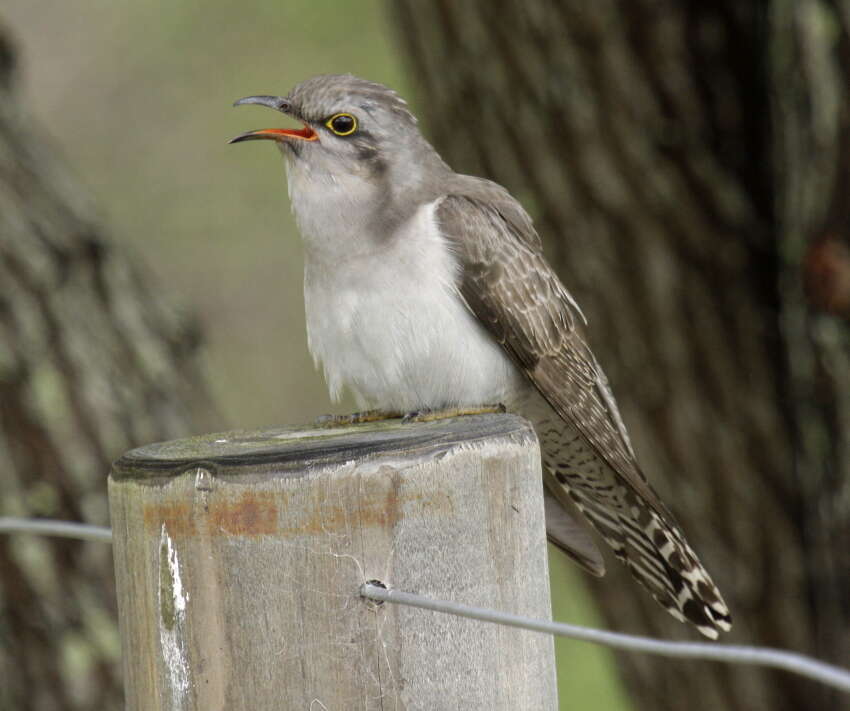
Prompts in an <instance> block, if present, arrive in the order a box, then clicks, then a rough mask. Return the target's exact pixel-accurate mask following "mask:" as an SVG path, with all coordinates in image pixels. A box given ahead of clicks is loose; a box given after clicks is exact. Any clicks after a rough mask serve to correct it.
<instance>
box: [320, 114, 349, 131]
mask: <svg viewBox="0 0 850 711" xmlns="http://www.w3.org/2000/svg"><path fill="white" fill-rule="evenodd" d="M325 126H327V127H328V128H329V129H330V130H331V131H333V132H334V133H335V134H336V135H337V136H350V135H351V134H352V133H354V132H355V131H356V130H357V119H356V118H354V116H352V115H351V114H334V115H333V116H331V117H330V118H329V119H328V120H327V121H325Z"/></svg>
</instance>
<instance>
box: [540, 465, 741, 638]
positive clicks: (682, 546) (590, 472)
mask: <svg viewBox="0 0 850 711" xmlns="http://www.w3.org/2000/svg"><path fill="white" fill-rule="evenodd" d="M553 464H554V466H553ZM570 464H571V466H570V467H569V468H565V467H559V466H558V465H557V463H556V462H548V463H547V466H549V469H550V470H551V471H552V473H553V474H554V476H555V478H556V479H557V481H558V482H559V483H560V484H561V485H562V486H563V487H564V489H565V490H566V491H567V493H568V494H569V496H570V498H571V499H572V500H573V501H574V502H575V504H576V505H577V506H578V508H579V510H580V511H581V512H582V513H583V514H584V515H585V516H586V517H587V519H588V521H590V523H591V524H592V525H593V527H594V528H595V529H596V530H597V531H598V532H599V533H600V535H601V536H602V537H603V538H604V539H605V541H606V542H607V543H608V545H609V546H611V548H612V550H613V551H614V554H615V555H616V556H617V558H618V559H619V560H620V561H622V562H623V563H624V564H625V565H627V566H628V568H629V570H630V571H631V573H632V576H633V577H634V578H635V579H636V580H637V581H638V582H639V583H640V584H641V585H643V586H644V587H645V588H646V589H647V590H648V591H649V592H650V593H651V594H652V596H653V597H654V598H655V599H656V600H657V601H658V602H659V603H660V604H661V605H662V607H664V608H665V609H666V610H667V611H668V612H669V613H670V614H671V615H673V617H675V618H676V619H677V620H679V621H681V622H689V623H691V624H692V625H694V626H695V627H696V628H697V629H698V630H699V631H700V632H701V633H702V634H704V635H705V636H706V637H709V638H711V639H717V637H718V634H719V632H728V631H729V630H730V629H731V627H732V620H731V617H730V615H729V609H728V608H727V607H726V603H725V602H724V601H723V597H722V596H721V594H720V591H719V590H718V589H717V586H716V585H715V584H714V582H713V581H712V580H711V576H709V574H708V572H706V570H705V568H703V566H702V564H701V563H700V562H699V559H698V558H697V556H696V553H694V551H693V550H692V549H691V547H690V546H689V545H688V543H687V542H686V541H685V538H684V536H683V535H682V533H681V531H680V530H679V529H678V528H677V527H676V525H675V524H673V523H671V522H668V521H666V520H664V519H663V518H662V517H661V516H660V515H659V514H658V513H657V512H656V511H654V510H653V509H652V508H651V507H650V506H649V505H648V504H647V503H646V502H645V501H643V500H642V499H641V498H640V497H639V496H638V495H637V494H635V493H634V492H633V491H631V490H630V489H628V488H627V487H625V486H624V485H623V484H622V483H621V481H620V480H619V477H617V475H616V474H615V473H614V472H613V471H612V470H611V469H610V468H609V467H608V466H607V465H606V464H604V463H603V462H600V461H599V460H598V459H596V457H593V458H592V459H591V460H586V461H585V462H583V465H584V466H581V467H576V466H575V465H576V462H575V461H573V462H571V463H570Z"/></svg>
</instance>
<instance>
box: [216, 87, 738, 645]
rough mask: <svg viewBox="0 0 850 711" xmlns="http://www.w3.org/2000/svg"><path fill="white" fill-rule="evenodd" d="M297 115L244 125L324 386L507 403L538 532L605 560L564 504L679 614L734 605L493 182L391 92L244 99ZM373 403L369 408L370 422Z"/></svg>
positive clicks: (721, 612)
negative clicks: (285, 232)
mask: <svg viewBox="0 0 850 711" xmlns="http://www.w3.org/2000/svg"><path fill="white" fill-rule="evenodd" d="M242 104H259V105H261V106H267V107H269V108H272V109H276V110H277V111H280V112H282V113H284V114H286V115H288V116H291V117H293V118H295V119H297V120H298V121H300V122H301V123H302V124H303V127H302V128H297V129H293V128H268V129H261V130H257V131H249V132H247V133H243V134H242V135H240V136H237V137H236V138H234V139H233V141H232V142H234V143H235V142H240V141H247V140H254V139H270V140H273V141H275V142H276V143H277V145H278V147H279V148H280V150H281V152H282V153H283V156H284V159H285V162H286V167H287V174H288V184H289V198H290V201H291V203H292V210H293V213H294V214H295V219H296V221H297V223H298V227H299V230H300V232H301V234H302V237H303V242H304V257H305V265H304V297H305V305H306V312H307V332H308V342H309V347H310V352H311V353H312V355H313V357H314V359H315V360H316V362H317V363H318V364H321V366H322V368H323V370H324V373H325V377H326V380H327V383H328V388H329V390H330V393H331V396H332V397H334V398H337V397H338V396H339V395H340V393H341V391H342V390H343V389H344V388H348V389H349V390H350V391H351V393H352V394H353V395H354V397H355V398H356V401H357V403H358V406H359V407H362V408H364V409H365V408H371V409H372V410H371V411H372V412H378V413H386V414H390V413H420V415H421V414H422V413H444V412H453V413H463V412H469V411H478V410H481V409H486V406H490V405H494V404H501V405H503V406H504V407H505V408H506V409H507V410H508V411H510V412H516V413H519V414H521V415H523V416H524V417H526V418H528V419H529V420H530V421H531V422H532V423H533V425H534V427H535V430H536V431H537V434H538V437H539V439H540V444H541V450H542V452H543V469H544V480H545V489H546V492H547V496H546V523H547V533H548V536H549V539H550V540H551V541H552V542H553V543H555V544H556V545H557V546H559V547H560V548H561V549H562V550H564V551H565V552H566V553H567V554H568V555H570V556H571V557H572V558H573V559H574V560H576V561H577V562H578V563H579V564H581V565H582V566H583V567H584V568H586V569H587V570H589V571H590V572H591V573H594V574H596V575H602V574H603V573H604V571H605V568H604V564H603V562H602V557H601V555H600V554H599V551H598V550H597V549H596V547H595V545H594V544H593V542H592V540H591V539H590V537H589V535H588V534H587V532H586V531H585V530H584V529H583V527H581V526H580V525H579V524H578V523H577V522H576V521H575V520H574V519H573V518H572V517H571V515H570V513H568V511H570V510H572V509H571V505H572V504H575V505H576V506H577V507H578V509H579V510H580V511H581V513H583V514H584V516H585V517H586V518H587V520H588V521H589V522H590V523H591V524H592V525H593V527H594V528H595V529H596V530H597V531H598V532H599V533H600V534H601V536H602V537H603V538H604V539H605V541H606V542H607V543H608V545H609V546H611V548H612V550H613V551H614V554H615V556H616V557H617V558H619V559H620V560H621V561H622V562H623V563H624V564H625V565H627V566H628V568H629V570H630V571H631V573H632V575H633V576H634V577H635V578H636V579H637V580H638V582H640V583H641V584H642V585H643V586H644V587H646V588H647V590H649V592H650V593H651V594H652V595H653V597H655V599H656V600H657V601H658V602H659V603H661V605H663V606H664V607H665V608H666V609H667V610H668V611H669V612H670V613H671V614H672V615H673V616H674V617H676V618H677V619H679V620H682V621H688V622H690V623H692V624H693V625H695V626H696V627H697V628H698V629H699V630H700V632H702V633H703V634H705V635H707V636H709V637H712V638H715V637H717V634H718V631H720V630H724V631H725V630H728V629H729V628H730V617H729V611H728V609H727V607H726V605H725V603H724V602H723V598H722V597H721V595H720V592H719V591H718V590H717V588H716V587H715V585H714V583H713V582H712V580H711V578H710V577H709V574H708V573H707V572H706V570H705V569H704V568H703V566H702V564H701V563H700V561H699V559H698V558H697V556H696V554H695V553H694V551H693V550H692V549H691V547H690V546H689V545H688V543H687V541H686V540H685V538H684V535H683V534H682V531H681V530H680V529H679V527H678V525H677V524H676V521H675V519H674V518H673V516H672V514H671V513H670V511H669V510H668V508H667V507H666V506H665V505H664V503H663V502H662V501H661V499H660V498H659V497H658V495H657V494H656V493H655V490H654V489H653V488H652V486H651V485H650V484H649V482H648V481H647V479H646V477H645V476H644V474H643V472H642V471H641V469H640V466H639V465H638V463H637V461H636V459H635V454H634V451H633V449H632V446H631V443H630V442H629V436H628V434H627V433H626V428H625V426H624V424H623V420H622V418H621V417H620V413H619V411H618V409H617V405H616V403H615V402H614V396H613V395H612V393H611V389H610V387H609V386H608V382H607V380H606V377H605V374H604V373H603V372H602V369H601V367H600V366H599V363H598V362H597V361H596V358H595V357H594V355H593V353H592V351H591V350H590V347H589V345H588V342H587V337H586V335H585V321H584V317H583V315H582V313H581V311H580V310H579V307H578V305H577V304H576V302H575V301H574V299H573V298H572V296H570V294H569V292H568V291H567V290H566V288H565V287H564V285H563V284H561V282H560V280H559V279H558V277H557V276H556V275H555V272H554V271H553V270H552V268H551V267H550V266H549V264H548V263H547V262H546V260H545V258H544V257H543V253H542V249H541V243H540V237H539V236H538V235H537V233H536V232H535V230H534V227H533V225H532V223H531V219H530V218H529V216H528V215H527V214H526V212H525V210H523V208H522V206H521V205H520V204H519V203H518V202H517V201H516V200H515V199H514V198H513V197H511V196H510V194H508V192H507V191H506V190H505V189H504V188H502V187H501V186H500V185H497V184H496V183H493V182H491V181H489V180H483V179H481V178H475V177H471V176H468V175H459V174H458V173H455V172H454V171H452V169H451V168H449V166H448V165H446V163H445V162H444V161H443V160H442V158H440V156H439V155H438V154H437V152H436V151H435V150H434V149H433V148H432V147H431V145H430V144H429V143H428V142H427V141H426V140H425V138H424V137H423V136H422V134H421V133H420V131H419V128H418V127H417V124H416V118H415V117H414V116H413V114H412V113H411V112H410V110H409V109H408V107H407V104H406V103H405V102H404V100H403V99H402V98H401V97H400V96H399V95H398V94H397V93H395V92H394V91H392V90H391V89H388V88H387V87H385V86H383V85H381V84H376V83H374V82H371V81H366V80H364V79H359V78H357V77H354V76H351V75H323V76H317V77H313V78H312V79H308V80H306V81H304V82H302V83H301V84H299V85H298V86H296V87H295V88H294V89H293V90H292V91H291V92H290V93H289V94H288V95H287V96H285V97H278V96H249V97H246V98H244V99H240V100H239V101H237V102H236V105H242ZM369 416H370V415H368V414H367V415H362V416H361V417H365V418H368V417H369Z"/></svg>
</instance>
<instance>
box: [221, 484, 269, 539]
mask: <svg viewBox="0 0 850 711" xmlns="http://www.w3.org/2000/svg"><path fill="white" fill-rule="evenodd" d="M209 515H210V529H211V532H212V533H213V534H232V535H237V536H263V535H269V534H272V533H278V531H279V527H278V506H277V502H276V501H275V496H274V494H272V493H253V492H250V491H248V492H245V493H244V494H242V496H240V497H239V498H238V499H237V500H236V501H230V500H224V501H216V502H215V503H213V504H212V505H211V506H210V514H209Z"/></svg>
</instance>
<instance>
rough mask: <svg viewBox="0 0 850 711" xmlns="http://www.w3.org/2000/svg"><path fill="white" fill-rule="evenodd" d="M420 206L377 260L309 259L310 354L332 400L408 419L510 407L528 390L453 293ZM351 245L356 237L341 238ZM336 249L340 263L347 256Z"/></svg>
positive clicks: (442, 250) (453, 270)
mask: <svg viewBox="0 0 850 711" xmlns="http://www.w3.org/2000/svg"><path fill="white" fill-rule="evenodd" d="M435 207H436V203H431V204H429V205H425V206H423V207H422V208H420V210H419V211H418V212H417V213H416V214H415V215H414V216H413V217H412V218H411V219H410V220H409V221H408V222H407V223H405V224H404V225H403V226H402V228H401V229H400V230H399V231H398V233H397V234H396V235H394V236H393V238H392V239H388V240H384V241H383V243H381V244H380V245H379V246H378V247H377V248H376V249H375V250H367V251H365V252H363V251H360V253H359V254H357V255H356V256H354V257H351V258H348V257H342V258H341V259H338V260H336V261H333V260H328V259H324V258H321V257H316V256H315V255H314V256H312V257H311V251H310V249H309V246H308V249H307V255H306V260H307V261H306V268H305V280H304V289H305V303H306V310H307V331H308V340H309V345H310V352H311V353H312V354H313V357H314V358H315V360H316V361H317V363H321V365H322V367H323V368H324V372H325V377H326V379H327V382H328V387H329V389H330V393H331V397H333V398H334V399H337V398H338V397H339V396H340V393H341V391H342V389H343V387H348V388H349V389H350V390H351V391H352V392H353V393H354V396H355V397H356V399H357V401H358V407H376V408H382V409H389V410H399V411H402V412H409V411H411V410H417V409H421V408H425V407H431V408H439V407H448V406H456V405H482V404H492V403H498V402H507V401H508V400H509V399H510V398H511V396H512V395H513V394H514V393H515V392H517V391H518V390H519V389H521V388H523V386H524V381H523V378H522V376H521V375H520V373H519V372H518V371H517V370H516V368H515V367H514V366H513V364H512V363H511V362H510V360H509V359H508V357H507V356H506V355H505V353H504V352H503V350H502V349H501V347H500V346H499V345H498V344H497V343H496V342H495V341H494V340H493V339H492V338H491V337H490V335H489V334H488V333H487V332H486V331H485V330H484V328H483V326H481V324H480V323H479V322H478V321H477V319H475V318H474V317H473V316H472V314H471V313H470V312H469V311H468V309H467V308H466V307H465V305H464V304H463V302H462V300H461V298H460V297H459V295H458V293H457V291H456V280H457V276H458V264H457V261H456V259H455V257H454V255H453V254H452V253H451V251H450V250H449V248H448V245H447V244H446V242H445V240H444V239H443V238H442V236H441V235H440V233H439V230H438V228H437V224H436V221H435V219H434V210H435ZM339 237H341V238H343V239H347V240H349V244H352V245H354V244H360V245H362V244H363V243H365V242H367V241H369V240H367V239H365V238H364V236H362V235H356V234H348V235H341V236H339ZM344 252H345V250H344V248H343V249H340V250H339V253H340V254H344Z"/></svg>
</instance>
